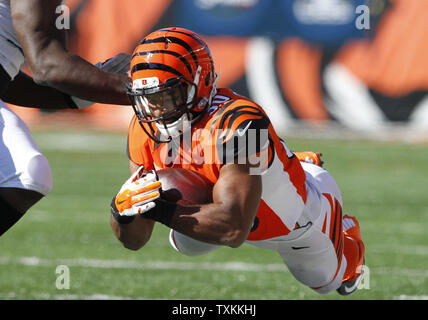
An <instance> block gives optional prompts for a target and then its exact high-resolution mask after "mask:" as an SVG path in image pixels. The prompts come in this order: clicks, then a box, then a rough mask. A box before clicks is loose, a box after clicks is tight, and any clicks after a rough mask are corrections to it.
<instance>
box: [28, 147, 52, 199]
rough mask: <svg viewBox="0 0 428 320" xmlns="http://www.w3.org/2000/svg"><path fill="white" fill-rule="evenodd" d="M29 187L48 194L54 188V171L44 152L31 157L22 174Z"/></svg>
mask: <svg viewBox="0 0 428 320" xmlns="http://www.w3.org/2000/svg"><path fill="white" fill-rule="evenodd" d="M21 180H22V182H23V183H24V185H25V186H26V188H27V189H30V190H33V191H37V192H39V193H41V194H43V195H47V194H48V193H49V192H50V191H51V190H52V188H53V179H52V171H51V167H50V166H49V162H48V160H47V159H46V157H45V156H44V155H42V154H36V155H35V156H33V157H31V158H30V159H29V161H28V163H27V168H26V170H25V171H24V172H23V174H22V176H21Z"/></svg>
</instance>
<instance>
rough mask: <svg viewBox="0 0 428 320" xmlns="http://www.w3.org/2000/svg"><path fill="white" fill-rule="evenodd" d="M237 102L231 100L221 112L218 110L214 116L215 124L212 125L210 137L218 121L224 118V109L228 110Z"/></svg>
mask: <svg viewBox="0 0 428 320" xmlns="http://www.w3.org/2000/svg"><path fill="white" fill-rule="evenodd" d="M235 101H236V100H230V101H229V102H227V103H226V104H225V105H224V106H223V107H221V108H220V110H218V111H217V112H216V115H215V116H214V119H213V122H212V124H211V128H210V135H212V133H213V130H214V127H215V125H216V122H217V120H218V119H219V118H220V117H221V116H222V114H223V111H224V109H226V108H227V107H228V106H230V105H231V104H232V103H234V102H235Z"/></svg>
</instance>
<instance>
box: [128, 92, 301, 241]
mask: <svg viewBox="0 0 428 320" xmlns="http://www.w3.org/2000/svg"><path fill="white" fill-rule="evenodd" d="M143 125H146V124H143ZM147 130H149V129H148V128H147ZM156 130H157V129H156ZM155 134H156V133H155ZM157 134H159V132H158V133H157ZM176 140H180V141H179V142H176V144H174V143H173V142H170V143H161V144H157V143H156V142H155V141H154V140H152V139H150V138H149V137H148V136H147V134H146V133H145V132H144V130H143V129H142V128H141V125H140V123H139V122H138V119H137V118H136V117H135V116H134V118H133V119H132V121H131V123H130V126H129V134H128V149H127V151H128V156H129V158H130V160H131V161H133V162H134V163H136V164H137V165H144V167H145V169H146V170H152V169H164V168H185V169H190V170H193V171H196V172H198V173H200V174H202V175H204V176H206V177H207V178H208V179H209V180H211V181H212V182H213V183H215V182H216V181H217V180H218V178H219V175H220V170H221V167H222V166H223V165H224V164H225V163H231V162H233V163H241V162H239V161H241V160H243V159H248V161H250V162H251V163H252V164H254V165H255V167H257V168H258V169H259V170H261V171H260V172H261V173H262V185H263V191H262V196H261V201H260V205H259V208H258V211H257V216H256V219H255V222H254V225H253V228H252V230H251V232H250V234H249V236H248V238H247V240H249V241H261V240H266V239H271V238H275V237H279V236H284V235H287V234H288V233H289V232H290V231H291V230H293V229H294V228H295V226H296V222H297V220H298V219H299V217H300V216H301V214H302V212H303V211H304V209H305V203H306V201H307V187H306V184H305V180H306V177H305V172H304V171H303V168H302V166H301V165H300V162H299V160H298V159H297V158H296V156H295V155H294V154H293V153H292V152H291V151H289V150H288V148H287V147H286V145H285V143H284V142H283V141H282V140H281V139H280V138H279V137H278V136H277V134H276V132H275V130H274V128H273V126H272V124H271V123H270V121H269V118H268V116H267V115H266V113H265V112H264V110H263V109H262V108H261V107H260V106H259V105H257V104H256V103H254V102H253V101H251V100H250V99H248V98H245V97H242V96H239V95H237V94H236V93H234V92H233V91H232V90H229V89H218V90H217V95H216V96H215V97H214V98H213V101H212V104H211V106H210V107H209V108H208V110H207V111H206V112H205V114H204V115H203V116H201V119H199V120H198V121H197V122H196V123H194V124H192V127H191V129H189V130H187V131H186V132H184V133H183V134H182V136H181V137H180V139H176ZM244 161H245V160H244ZM253 161H254V162H253Z"/></svg>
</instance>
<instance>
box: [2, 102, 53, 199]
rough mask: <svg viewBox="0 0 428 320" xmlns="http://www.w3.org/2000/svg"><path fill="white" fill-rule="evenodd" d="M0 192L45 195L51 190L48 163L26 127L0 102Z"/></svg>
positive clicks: (50, 173) (50, 175)
mask: <svg viewBox="0 0 428 320" xmlns="http://www.w3.org/2000/svg"><path fill="white" fill-rule="evenodd" d="M0 130H1V139H0V188H19V189H25V190H32V191H36V192H39V193H41V194H42V195H47V194H48V193H49V192H50V191H51V190H52V187H53V182H52V172H51V168H50V166H49V163H48V160H47V159H46V157H45V156H44V155H43V154H42V153H41V152H40V150H39V148H38V147H37V145H36V143H35V142H34V140H33V138H32V137H31V133H30V130H29V129H28V127H27V125H26V124H25V123H24V122H23V121H22V120H21V119H20V118H19V117H18V116H17V115H16V114H15V113H14V112H13V111H12V110H10V109H9V108H8V107H7V106H6V104H5V103H4V102H3V101H1V100H0Z"/></svg>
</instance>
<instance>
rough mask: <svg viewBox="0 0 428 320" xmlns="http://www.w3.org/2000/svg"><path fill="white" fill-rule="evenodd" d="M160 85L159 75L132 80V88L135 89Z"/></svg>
mask: <svg viewBox="0 0 428 320" xmlns="http://www.w3.org/2000/svg"><path fill="white" fill-rule="evenodd" d="M158 85H159V78H158V77H150V78H142V79H135V80H134V81H133V82H132V88H133V89H143V88H152V87H156V86H158Z"/></svg>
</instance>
